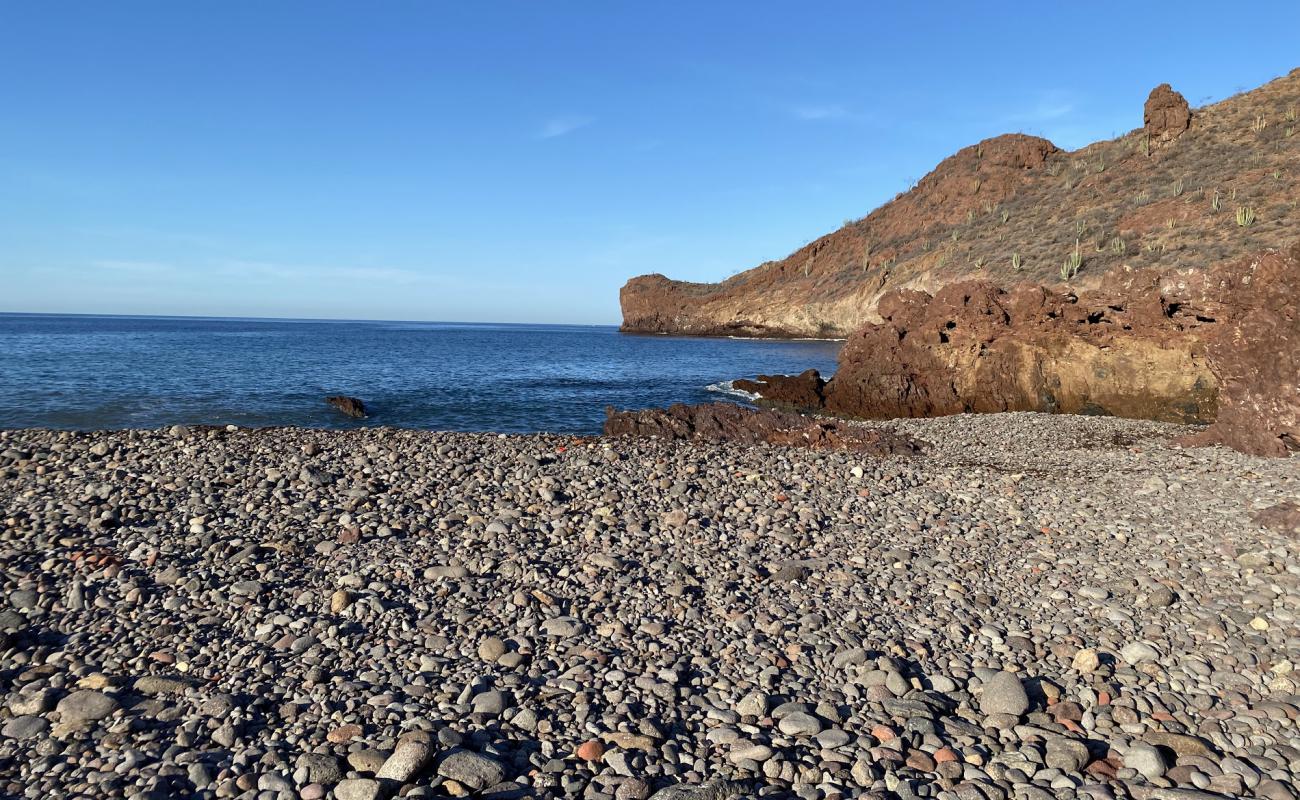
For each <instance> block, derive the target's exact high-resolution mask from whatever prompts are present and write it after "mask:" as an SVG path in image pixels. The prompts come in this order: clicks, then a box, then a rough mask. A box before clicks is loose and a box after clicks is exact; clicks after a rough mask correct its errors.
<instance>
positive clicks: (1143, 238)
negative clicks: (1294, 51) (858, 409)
mask: <svg viewBox="0 0 1300 800" xmlns="http://www.w3.org/2000/svg"><path fill="white" fill-rule="evenodd" d="M1298 113H1300V69H1296V70H1292V72H1291V73H1290V74H1289V75H1287V76H1286V77H1283V78H1279V79H1277V80H1274V81H1272V82H1270V83H1268V84H1265V85H1264V86H1261V87H1259V88H1258V89H1255V90H1252V91H1249V92H1245V93H1243V94H1239V95H1236V96H1234V97H1231V98H1228V99H1227V100H1224V101H1222V102H1219V103H1215V104H1213V105H1209V106H1205V107H1203V108H1200V109H1195V110H1192V111H1191V114H1190V126H1189V127H1188V119H1187V114H1186V104H1185V102H1184V101H1183V99H1182V97H1181V96H1180V95H1177V93H1175V92H1171V91H1170V90H1169V89H1168V87H1167V86H1162V87H1157V89H1156V90H1154V91H1153V92H1152V94H1151V97H1150V99H1149V100H1148V101H1147V107H1146V109H1145V120H1144V122H1145V123H1146V124H1145V126H1144V127H1143V128H1138V129H1136V130H1134V131H1132V132H1130V133H1128V134H1126V135H1124V136H1121V137H1119V138H1117V139H1113V140H1111V141H1105V142H1098V143H1096V144H1092V145H1089V146H1088V147H1085V148H1082V149H1080V150H1076V151H1073V152H1067V151H1063V150H1060V149H1058V148H1057V147H1056V146H1055V145H1053V144H1052V143H1051V142H1049V141H1047V140H1046V139H1040V138H1037V137H1032V136H1024V135H1020V134H1011V135H1006V136H999V137H996V138H993V139H988V140H986V141H983V142H981V143H979V144H977V145H973V146H971V147H967V148H965V149H963V150H960V151H958V152H957V153H956V154H955V155H953V156H951V157H949V158H947V159H945V160H944V161H943V162H942V163H940V164H939V166H938V167H936V168H935V170H934V171H933V172H931V173H930V174H929V175H926V176H925V177H924V178H922V179H921V180H920V181H919V182H918V183H917V184H916V186H915V187H913V188H912V189H910V190H908V191H906V192H904V193H902V194H900V195H898V196H897V197H895V198H894V199H893V200H891V201H890V202H888V203H886V204H885V205H883V206H881V207H880V208H878V209H876V210H875V211H873V212H871V213H870V214H868V215H867V216H866V217H864V218H863V219H860V220H857V221H856V222H852V223H849V224H848V225H845V226H844V227H843V228H841V229H840V230H838V231H835V232H834V233H830V234H827V235H826V236H823V237H821V238H820V239H817V240H816V241H814V242H812V243H811V244H809V245H807V246H805V247H802V248H800V249H799V250H797V251H795V252H794V253H792V254H791V255H790V256H789V257H787V258H785V259H784V260H781V261H770V262H768V263H765V264H762V265H760V266H758V267H755V268H753V269H751V270H748V271H746V272H742V273H740V274H738V275H736V276H734V277H732V278H730V279H728V280H726V281H723V282H722V283H717V284H701V283H686V282H682V281H673V280H670V279H668V278H666V277H664V276H663V275H657V274H656V275H645V276H641V277H637V278H633V279H632V280H630V281H628V283H627V284H626V285H625V286H624V287H623V289H622V291H621V292H620V298H619V299H620V302H621V305H622V310H623V330H627V331H644V332H657V333H680V334H706V335H745V336H778V337H783V336H791V337H799V336H822V337H845V336H847V335H848V334H849V333H851V332H852V331H854V330H856V329H858V328H859V327H861V326H862V325H863V324H865V323H867V322H879V321H880V316H879V315H878V314H877V312H876V305H877V302H878V301H879V299H880V296H881V295H882V294H884V293H885V292H887V291H890V290H892V289H897V288H918V289H924V290H927V291H931V292H933V291H935V290H937V289H938V288H939V287H942V286H944V285H947V284H949V283H952V282H954V281H957V280H964V279H969V278H978V279H981V280H988V281H992V282H993V283H996V284H998V285H1003V286H1010V285H1012V284H1015V283H1019V282H1021V281H1031V282H1037V283H1068V284H1070V285H1071V287H1077V288H1093V287H1095V286H1096V284H1097V282H1098V281H1099V280H1100V277H1101V275H1102V274H1103V273H1105V272H1106V271H1107V270H1109V269H1111V268H1114V267H1119V266H1131V267H1134V268H1146V267H1155V268H1161V269H1170V268H1180V269H1181V268H1203V267H1209V266H1213V265H1214V264H1217V263H1221V262H1224V261H1228V260H1232V259H1236V258H1241V257H1244V256H1246V255H1247V254H1250V253H1254V252H1257V251H1260V250H1263V249H1265V248H1281V247H1283V246H1285V245H1286V244H1287V243H1288V242H1289V241H1290V240H1291V239H1293V238H1294V237H1295V233H1296V231H1297V230H1300V227H1298V226H1297V223H1298V222H1300V209H1297V202H1298V201H1300V174H1298V173H1300V122H1298V121H1297V114H1298ZM1135 117H1136V110H1135ZM1071 260H1077V273H1076V274H1074V275H1073V276H1072V277H1069V278H1067V277H1065V276H1064V275H1063V269H1064V270H1066V271H1071V267H1070V264H1069V263H1068V262H1070V261H1071Z"/></svg>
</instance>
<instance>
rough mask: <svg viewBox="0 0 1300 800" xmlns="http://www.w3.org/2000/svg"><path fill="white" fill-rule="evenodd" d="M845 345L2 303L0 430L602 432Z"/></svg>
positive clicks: (830, 366) (818, 360)
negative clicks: (83, 311) (358, 415)
mask: <svg viewBox="0 0 1300 800" xmlns="http://www.w3.org/2000/svg"><path fill="white" fill-rule="evenodd" d="M838 348H839V345H838V343H835V342H774V341H757V340H737V339H705V338H676V337H664V336H635V335H627V334H620V333H619V332H618V331H617V330H616V329H615V328H613V327H588V326H567V325H472V324H459V323H436V322H429V323H426V322H321V321H290V320H262V319H194V318H161V317H106V316H56V315H29V314H0V428H18V427H51V428H80V429H101V428H127V427H143V428H154V427H161V426H165V425H172V424H176V423H190V424H201V423H209V424H230V423H233V424H236V425H243V426H267V425H302V426H311V427H339V428H344V427H354V426H361V425H391V426H398V427H409V428H425V429H432V430H458V431H502V432H533V431H552V432H562V433H594V432H597V431H599V430H600V426H601V422H602V421H603V419H604V407H605V406H607V405H613V406H616V407H619V408H645V407H649V406H661V405H667V404H669V403H675V402H704V401H709V400H719V399H728V396H727V395H725V394H723V393H721V392H720V391H719V389H721V388H723V387H719V386H718V384H725V382H726V381H729V380H731V379H733V378H738V377H745V376H753V375H755V374H757V373H759V372H769V373H770V372H799V371H802V370H804V369H807V368H809V367H815V368H817V369H820V370H822V372H823V373H824V374H829V373H831V372H833V371H834V367H835V354H836V351H837V350H838ZM710 387H712V388H710ZM332 393H342V394H350V395H354V396H356V397H360V398H361V399H362V400H364V401H365V402H366V404H367V405H368V406H369V407H370V409H371V416H370V418H369V419H366V420H362V421H353V420H349V419H347V418H345V417H343V416H342V415H341V414H339V413H338V412H336V411H334V410H333V409H331V408H329V407H328V406H326V405H325V403H324V400H323V398H324V396H325V395H327V394H332ZM730 399H735V398H730Z"/></svg>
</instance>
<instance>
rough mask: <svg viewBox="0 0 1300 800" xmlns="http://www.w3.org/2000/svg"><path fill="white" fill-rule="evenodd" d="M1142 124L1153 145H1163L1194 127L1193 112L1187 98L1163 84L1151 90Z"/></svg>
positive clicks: (1143, 112)
mask: <svg viewBox="0 0 1300 800" xmlns="http://www.w3.org/2000/svg"><path fill="white" fill-rule="evenodd" d="M1142 122H1143V127H1144V128H1145V129H1146V133H1147V136H1149V137H1150V139H1149V140H1148V141H1150V143H1151V145H1152V146H1153V147H1154V146H1157V145H1163V144H1168V143H1169V142H1172V141H1173V140H1175V139H1177V138H1178V137H1179V136H1182V135H1183V132H1184V131H1186V130H1187V129H1188V128H1189V127H1191V125H1192V110H1191V108H1190V107H1189V106H1188V105H1187V98H1185V97H1183V96H1182V95H1181V94H1179V93H1178V92H1175V91H1174V90H1173V87H1171V86H1170V85H1169V84H1167V83H1162V84H1160V85H1159V86H1157V87H1156V88H1154V89H1152V90H1151V94H1150V95H1149V96H1148V97H1147V102H1146V105H1145V106H1143V108H1142Z"/></svg>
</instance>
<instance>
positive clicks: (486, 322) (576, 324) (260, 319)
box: [0, 310, 619, 328]
mask: <svg viewBox="0 0 1300 800" xmlns="http://www.w3.org/2000/svg"><path fill="white" fill-rule="evenodd" d="M0 317H92V318H93V317H110V318H118V319H186V320H208V321H216V322H228V321H240V320H245V321H252V322H388V323H404V324H410V325H513V326H519V327H536V326H553V327H569V328H618V327H619V324H618V323H614V322H493V321H490V320H454V319H426V320H421V319H379V318H360V317H259V316H246V315H241V316H218V315H212V314H108V313H98V312H82V311H3V310H0Z"/></svg>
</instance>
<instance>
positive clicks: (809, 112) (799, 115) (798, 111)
mask: <svg viewBox="0 0 1300 800" xmlns="http://www.w3.org/2000/svg"><path fill="white" fill-rule="evenodd" d="M789 112H790V115H791V116H793V117H794V118H795V119H802V120H807V121H809V122H816V121H820V120H834V119H847V118H849V117H851V116H853V115H852V114H850V113H849V109H848V108H847V107H845V106H844V105H843V104H841V103H823V104H810V105H797V106H792V107H791V108H790V109H789Z"/></svg>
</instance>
